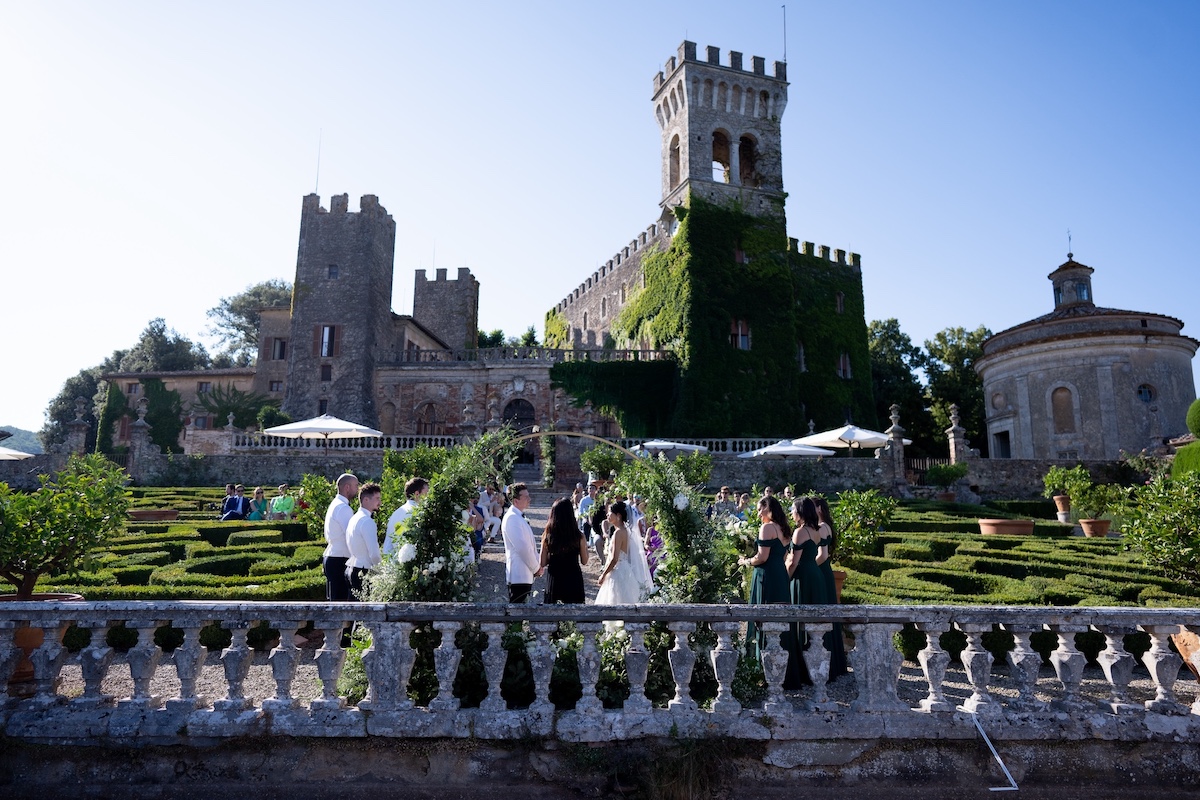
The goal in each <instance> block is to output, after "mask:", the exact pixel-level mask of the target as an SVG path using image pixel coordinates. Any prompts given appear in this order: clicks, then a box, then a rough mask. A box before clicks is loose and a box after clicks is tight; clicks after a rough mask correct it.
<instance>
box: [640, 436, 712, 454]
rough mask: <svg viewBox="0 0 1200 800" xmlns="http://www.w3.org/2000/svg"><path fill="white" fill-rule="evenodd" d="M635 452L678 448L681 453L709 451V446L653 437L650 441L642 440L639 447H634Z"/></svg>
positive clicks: (665, 450) (664, 450) (665, 451)
mask: <svg viewBox="0 0 1200 800" xmlns="http://www.w3.org/2000/svg"><path fill="white" fill-rule="evenodd" d="M633 449H634V451H635V452H650V451H651V450H653V451H655V452H662V453H669V452H671V451H672V450H677V451H679V452H681V453H696V452H699V453H707V452H708V448H707V447H705V446H704V445H702V444H683V443H682V442H666V441H663V440H662V439H651V440H650V441H648V442H642V443H641V444H639V445H638V446H637V447H635V448H633Z"/></svg>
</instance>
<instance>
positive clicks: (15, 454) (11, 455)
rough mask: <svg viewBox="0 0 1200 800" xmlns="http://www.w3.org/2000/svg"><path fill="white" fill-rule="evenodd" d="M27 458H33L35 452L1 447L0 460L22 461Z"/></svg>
mask: <svg viewBox="0 0 1200 800" xmlns="http://www.w3.org/2000/svg"><path fill="white" fill-rule="evenodd" d="M26 458H33V453H22V452H21V451H20V450H13V449H11V448H8V447H0V461H21V460H23V459H26Z"/></svg>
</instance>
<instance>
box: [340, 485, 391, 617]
mask: <svg viewBox="0 0 1200 800" xmlns="http://www.w3.org/2000/svg"><path fill="white" fill-rule="evenodd" d="M382 499H383V495H382V490H381V489H380V487H379V484H378V483H364V484H363V486H362V488H361V489H359V491H358V511H355V512H354V516H353V517H351V518H350V524H349V525H348V526H347V528H346V544H347V545H348V546H349V548H350V558H349V560H347V561H346V579H347V580H348V581H349V582H350V592H351V596H352V597H353V596H356V593H357V592H361V591H362V575H363V573H364V572H366V571H367V570H369V569H371V568H372V567H374V566H377V565H378V564H379V562H380V561H382V560H383V557H382V556H381V555H380V554H379V526H378V525H376V524H375V520H374V518H373V516H372V515H373V514H374V513H375V512H376V511H378V510H379V501H380V500H382Z"/></svg>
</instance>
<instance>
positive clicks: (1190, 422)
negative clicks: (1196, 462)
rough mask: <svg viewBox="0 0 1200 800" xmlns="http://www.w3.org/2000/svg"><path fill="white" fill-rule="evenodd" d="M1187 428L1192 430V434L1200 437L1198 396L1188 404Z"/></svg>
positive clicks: (1199, 402)
mask: <svg viewBox="0 0 1200 800" xmlns="http://www.w3.org/2000/svg"><path fill="white" fill-rule="evenodd" d="M1187 428H1188V430H1189V431H1191V432H1192V436H1195V437H1196V438H1197V439H1200V398H1198V399H1196V400H1193V401H1192V404H1191V405H1190V406H1188V412H1187Z"/></svg>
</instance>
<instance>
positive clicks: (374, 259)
mask: <svg viewBox="0 0 1200 800" xmlns="http://www.w3.org/2000/svg"><path fill="white" fill-rule="evenodd" d="M348 206H349V197H348V196H347V195H344V194H343V195H337V196H335V197H331V198H330V200H329V210H328V211H326V210H325V209H324V208H321V198H320V197H318V196H317V195H315V194H310V195H308V196H307V197H305V198H304V204H303V207H302V210H301V214H300V245H299V248H298V251H297V255H296V282H295V287H294V288H293V290H292V324H291V334H290V341H289V343H288V351H289V352H288V354H287V357H288V371H287V390H286V394H285V397H284V402H283V410H284V412H286V413H287V414H289V415H290V416H291V417H292V418H293V419H305V418H308V417H312V416H316V415H317V414H322V413H328V414H332V415H333V416H335V417H341V418H343V419H347V420H350V421H351V422H357V423H360V424H365V425H372V426H375V425H376V424H377V422H378V411H377V409H376V408H375V402H374V395H373V393H372V388H373V386H374V383H375V380H374V378H375V367H376V364H377V363H379V362H381V361H387V360H388V357H389V348H391V347H392V341H391V340H392V308H391V306H392V258H393V254H394V251H395V246H396V223H395V221H394V220H393V219H392V217H391V215H389V214H388V213H387V209H385V208H384V207H383V206H381V205H379V198H377V197H375V195H370V194H367V195H363V196H362V198H361V199H360V200H359V210H358V212H357V213H353V212H351V211H349V208H348Z"/></svg>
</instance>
